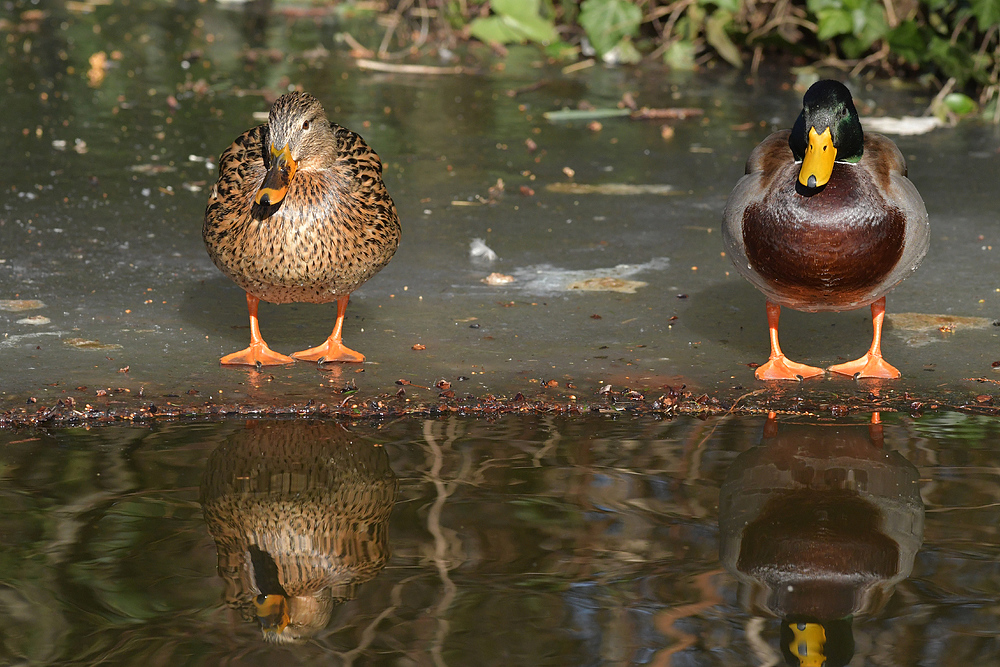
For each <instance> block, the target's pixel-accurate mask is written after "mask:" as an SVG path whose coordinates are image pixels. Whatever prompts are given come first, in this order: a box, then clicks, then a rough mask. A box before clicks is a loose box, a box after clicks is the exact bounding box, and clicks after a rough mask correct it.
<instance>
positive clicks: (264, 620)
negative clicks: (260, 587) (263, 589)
mask: <svg viewBox="0 0 1000 667" xmlns="http://www.w3.org/2000/svg"><path fill="white" fill-rule="evenodd" d="M254 607H256V608H257V618H258V619H259V620H260V624H261V627H262V628H263V629H264V630H271V631H273V632H281V631H282V630H284V629H285V628H286V627H288V623H289V615H288V598H286V597H285V596H284V595H258V596H257V599H255V600H254Z"/></svg>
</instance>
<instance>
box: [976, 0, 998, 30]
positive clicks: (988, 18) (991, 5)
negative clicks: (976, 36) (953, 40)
mask: <svg viewBox="0 0 1000 667" xmlns="http://www.w3.org/2000/svg"><path fill="white" fill-rule="evenodd" d="M969 5H970V6H971V7H972V15H973V16H975V17H976V22H977V23H979V29H980V30H982V31H983V32H986V30H987V29H988V28H989V27H990V26H994V25H997V24H998V23H1000V2H997V0H970V2H969Z"/></svg>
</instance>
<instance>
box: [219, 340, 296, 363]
mask: <svg viewBox="0 0 1000 667" xmlns="http://www.w3.org/2000/svg"><path fill="white" fill-rule="evenodd" d="M219 362H220V363H221V364H222V365H223V366H258V365H260V366H279V365H281V364H293V363H295V360H294V359H292V358H291V357H289V356H287V355H284V354H281V353H279V352H275V351H274V350H272V349H271V348H269V347H268V346H267V343H265V342H263V341H261V342H260V343H251V344H250V347H248V348H246V349H245V350H240V351H239V352H233V353H232V354H227V355H226V356H224V357H222V359H220V360H219Z"/></svg>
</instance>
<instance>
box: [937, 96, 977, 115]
mask: <svg viewBox="0 0 1000 667" xmlns="http://www.w3.org/2000/svg"><path fill="white" fill-rule="evenodd" d="M944 105H945V106H946V107H948V109H950V110H951V111H953V112H954V113H957V114H958V115H959V116H964V115H966V114H970V113H972V112H974V111H975V110H976V103H975V101H973V99H972V98H971V97H969V96H968V95H963V94H962V93H950V94H948V95H945V97H944Z"/></svg>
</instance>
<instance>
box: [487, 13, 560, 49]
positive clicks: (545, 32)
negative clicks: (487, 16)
mask: <svg viewBox="0 0 1000 667" xmlns="http://www.w3.org/2000/svg"><path fill="white" fill-rule="evenodd" d="M501 18H502V19H503V22H504V23H506V24H507V25H508V26H509V27H510V28H511V29H513V30H519V31H521V33H522V34H523V35H524V36H525V37H527V38H528V39H530V40H531V41H532V42H538V43H539V44H548V43H549V42H554V41H556V40H557V39H559V35H558V33H556V27H555V26H554V25H553V24H552V21H549V20H548V19H543V18H542V17H541V16H538V15H535V16H517V17H514V16H510V15H507V14H504V15H502V16H501Z"/></svg>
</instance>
